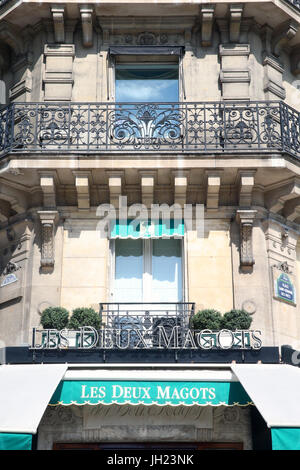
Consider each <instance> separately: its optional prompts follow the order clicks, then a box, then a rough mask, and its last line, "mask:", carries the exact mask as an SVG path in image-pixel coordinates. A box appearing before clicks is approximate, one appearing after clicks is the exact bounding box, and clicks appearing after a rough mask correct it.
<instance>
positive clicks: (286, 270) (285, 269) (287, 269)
mask: <svg viewBox="0 0 300 470" xmlns="http://www.w3.org/2000/svg"><path fill="white" fill-rule="evenodd" d="M273 267H274V268H277V269H279V271H282V272H283V273H285V274H293V271H292V270H291V269H290V267H289V265H288V262H287V261H282V262H281V263H278V264H274V265H273Z"/></svg>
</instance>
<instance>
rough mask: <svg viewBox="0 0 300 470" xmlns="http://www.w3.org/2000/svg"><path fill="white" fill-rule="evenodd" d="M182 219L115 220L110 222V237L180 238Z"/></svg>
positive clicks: (182, 225)
mask: <svg viewBox="0 0 300 470" xmlns="http://www.w3.org/2000/svg"><path fill="white" fill-rule="evenodd" d="M183 236H184V221H183V220H181V219H171V220H159V221H154V220H137V219H134V220H116V221H112V222H111V223H110V238H112V239H114V238H133V239H138V238H182V237H183Z"/></svg>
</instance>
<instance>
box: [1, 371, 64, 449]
mask: <svg viewBox="0 0 300 470" xmlns="http://www.w3.org/2000/svg"><path fill="white" fill-rule="evenodd" d="M66 370H67V365H66V364H47V365H46V364H43V365H41V364H35V365H2V366H0V433H4V434H5V433H10V434H9V435H7V436H6V437H5V436H2V441H3V442H4V440H8V439H12V438H13V434H23V435H24V434H35V433H36V431H37V428H38V425H39V423H40V420H41V418H42V416H43V414H44V412H45V409H46V407H47V406H48V403H49V401H50V398H51V396H52V395H53V393H54V391H55V389H56V387H57V385H58V384H59V382H60V381H61V380H62V378H63V376H64V374H65V372H66ZM19 438H20V439H22V437H20V436H19ZM28 439H29V438H28ZM28 439H27V438H26V439H25V437H24V440H25V441H26V442H28Z"/></svg>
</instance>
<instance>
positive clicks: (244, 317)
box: [221, 309, 253, 331]
mask: <svg viewBox="0 0 300 470" xmlns="http://www.w3.org/2000/svg"><path fill="white" fill-rule="evenodd" d="M252 320H253V319H252V317H251V315H249V313H247V312H246V311H245V310H237V309H232V310H230V311H229V312H226V313H225V314H224V315H223V317H222V321H221V328H224V329H226V330H230V331H235V330H249V328H250V325H251V323H252Z"/></svg>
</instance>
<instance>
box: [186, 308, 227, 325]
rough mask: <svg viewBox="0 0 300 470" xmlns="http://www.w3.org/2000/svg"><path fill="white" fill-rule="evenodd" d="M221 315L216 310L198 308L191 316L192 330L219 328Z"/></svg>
mask: <svg viewBox="0 0 300 470" xmlns="http://www.w3.org/2000/svg"><path fill="white" fill-rule="evenodd" d="M221 321H222V315H221V313H220V312H219V311H218V310H214V309H205V310H200V311H199V312H197V313H196V315H194V316H193V318H192V328H193V329H194V330H220V328H221Z"/></svg>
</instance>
